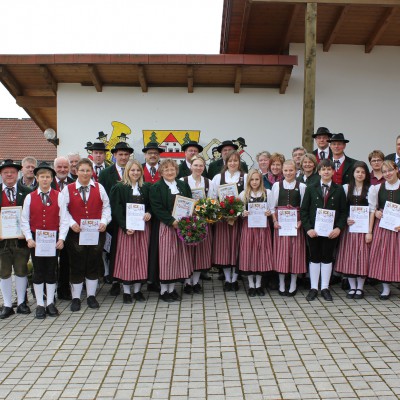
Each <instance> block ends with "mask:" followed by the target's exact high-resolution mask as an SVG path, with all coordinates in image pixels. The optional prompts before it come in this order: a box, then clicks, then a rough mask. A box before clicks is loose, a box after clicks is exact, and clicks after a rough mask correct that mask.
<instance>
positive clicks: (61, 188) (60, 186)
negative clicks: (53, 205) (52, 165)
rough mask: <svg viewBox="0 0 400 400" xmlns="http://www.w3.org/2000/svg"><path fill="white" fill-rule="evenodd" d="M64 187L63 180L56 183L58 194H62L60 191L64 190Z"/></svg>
mask: <svg viewBox="0 0 400 400" xmlns="http://www.w3.org/2000/svg"><path fill="white" fill-rule="evenodd" d="M64 185H65V182H64V179H63V180H61V179H60V180H59V181H58V187H59V188H60V192H62V190H63V189H64Z"/></svg>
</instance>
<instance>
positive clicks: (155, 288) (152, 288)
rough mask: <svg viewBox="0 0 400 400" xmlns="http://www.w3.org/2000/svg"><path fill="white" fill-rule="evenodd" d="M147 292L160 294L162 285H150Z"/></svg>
mask: <svg viewBox="0 0 400 400" xmlns="http://www.w3.org/2000/svg"><path fill="white" fill-rule="evenodd" d="M147 291H148V292H157V293H160V285H157V284H156V283H148V284H147Z"/></svg>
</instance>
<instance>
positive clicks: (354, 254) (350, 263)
mask: <svg viewBox="0 0 400 400" xmlns="http://www.w3.org/2000/svg"><path fill="white" fill-rule="evenodd" d="M370 249H371V246H370V244H367V243H365V233H350V232H349V228H348V227H347V228H346V229H345V230H344V232H343V234H342V235H341V236H340V243H339V251H338V255H337V258H336V263H335V270H336V271H337V272H341V273H342V274H345V275H356V276H367V275H368V269H369V252H370Z"/></svg>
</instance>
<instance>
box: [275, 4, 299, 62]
mask: <svg viewBox="0 0 400 400" xmlns="http://www.w3.org/2000/svg"><path fill="white" fill-rule="evenodd" d="M300 10H304V6H303V5H301V4H294V5H293V7H292V13H291V15H290V19H289V23H288V24H287V28H286V33H285V37H284V38H283V40H282V42H281V44H280V46H279V53H278V54H282V53H283V52H284V51H285V50H286V49H288V47H289V43H290V34H291V32H292V30H293V27H294V25H295V24H296V20H297V16H298V14H299V12H300Z"/></svg>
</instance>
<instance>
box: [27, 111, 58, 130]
mask: <svg viewBox="0 0 400 400" xmlns="http://www.w3.org/2000/svg"><path fill="white" fill-rule="evenodd" d="M24 110H25V111H26V113H27V114H28V115H29V116H30V117H31V118H32V119H33V120H34V121H35V123H36V125H37V126H38V127H39V128H40V129H41V130H42V131H45V130H46V129H47V128H53V129H54V130H55V131H57V127H56V126H51V125H50V124H49V123H48V122H47V121H46V120H45V119H44V118H43V117H42V116H41V115H40V113H39V112H38V110H36V109H35V110H33V109H27V108H25V109H24Z"/></svg>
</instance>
